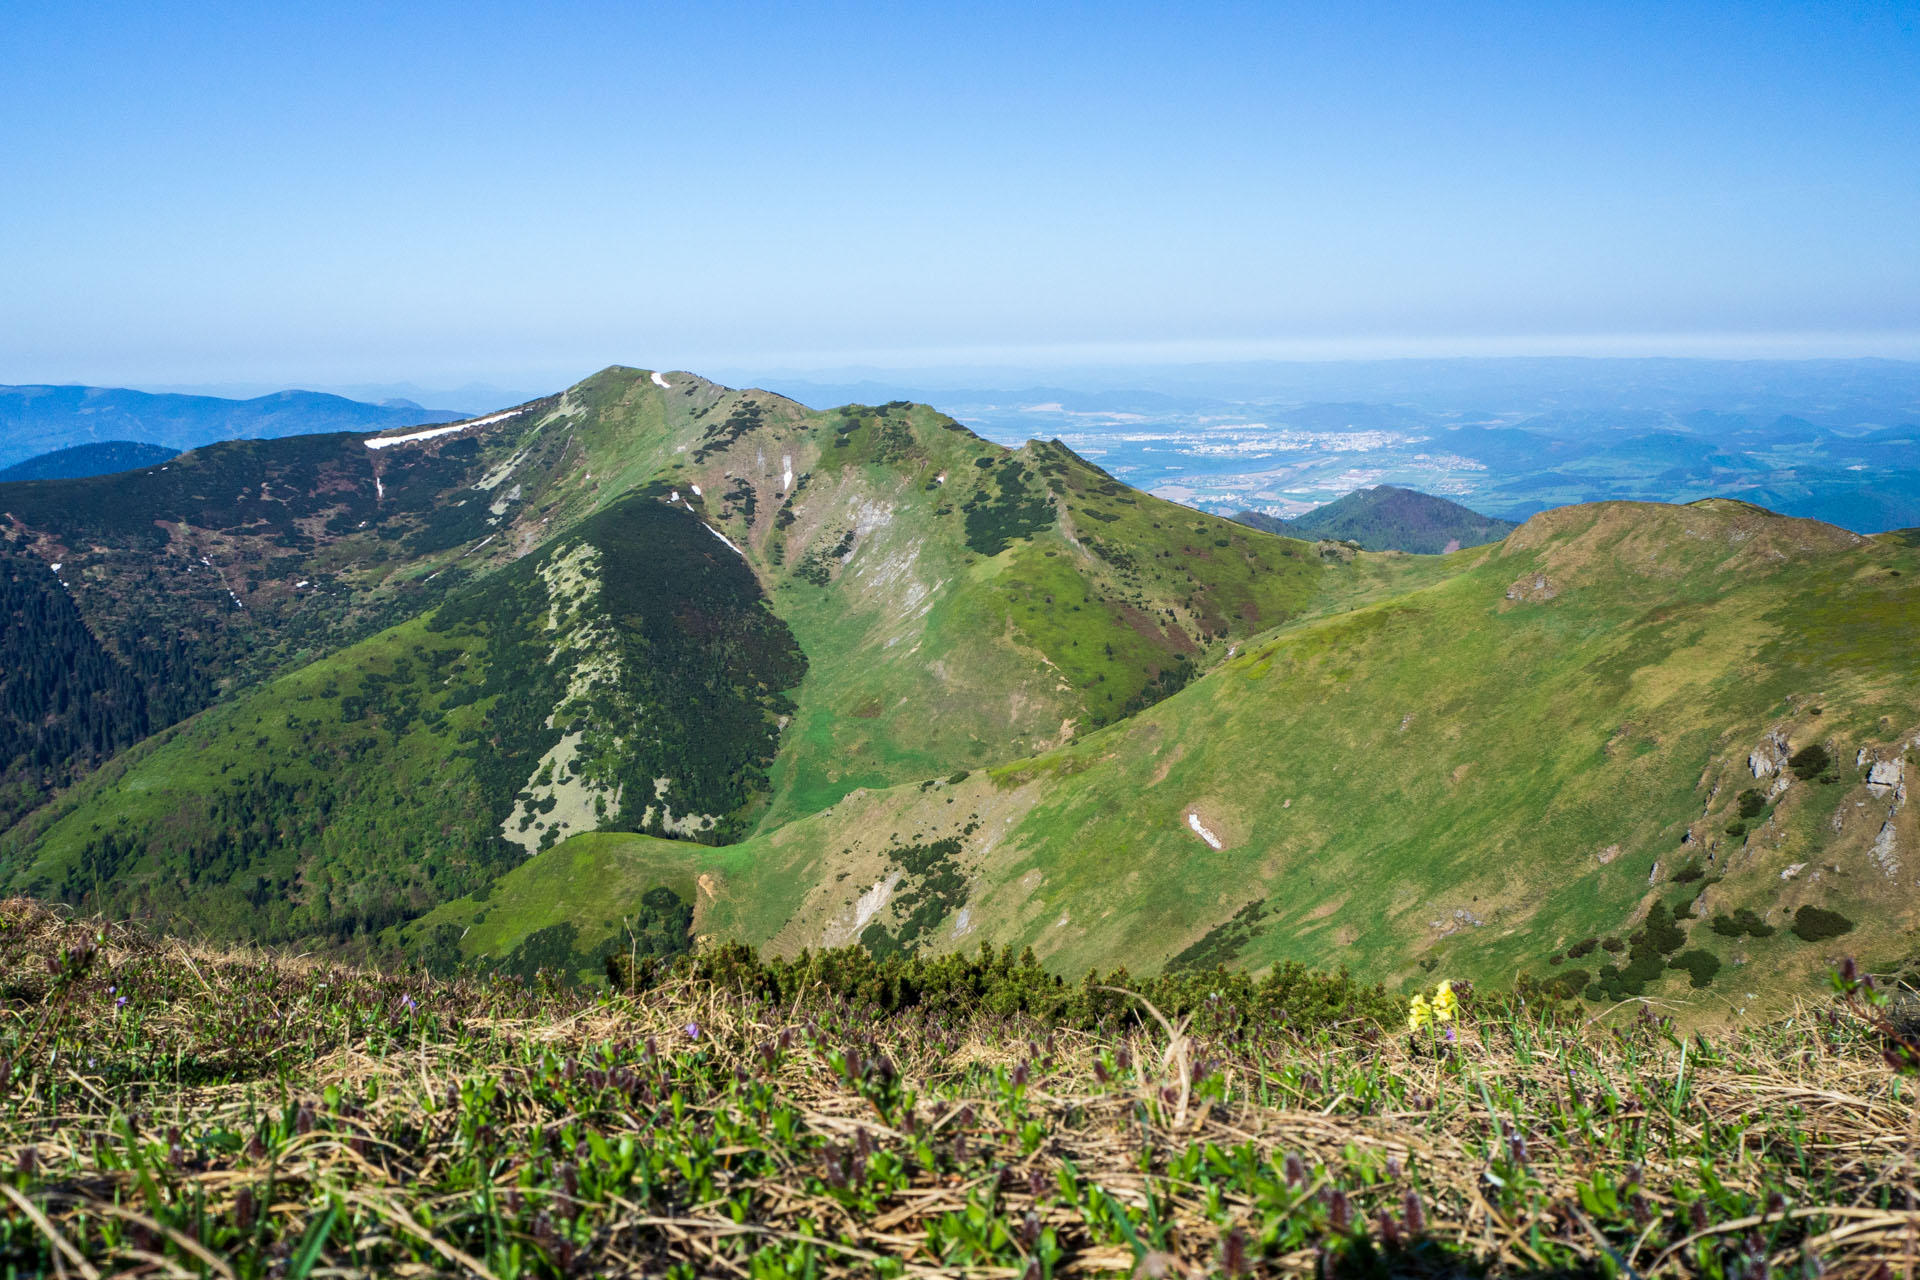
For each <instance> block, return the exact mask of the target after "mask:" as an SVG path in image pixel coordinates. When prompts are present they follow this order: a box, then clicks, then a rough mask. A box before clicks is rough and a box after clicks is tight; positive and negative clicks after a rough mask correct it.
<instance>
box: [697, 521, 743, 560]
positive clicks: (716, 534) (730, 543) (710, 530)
mask: <svg viewBox="0 0 1920 1280" xmlns="http://www.w3.org/2000/svg"><path fill="white" fill-rule="evenodd" d="M700 527H701V528H702V529H705V530H706V531H707V532H708V533H710V534H712V535H713V536H714V537H716V538H718V539H720V541H722V542H724V543H726V544H727V545H728V546H730V547H733V539H732V538H729V537H728V536H727V535H726V534H724V533H722V532H720V531H719V530H718V529H716V528H714V527H713V526H712V525H710V524H703V525H701V526H700ZM733 553H734V554H735V555H737V556H739V557H740V558H741V559H742V560H745V559H746V558H747V553H746V552H744V551H742V550H741V549H740V548H738V547H733Z"/></svg>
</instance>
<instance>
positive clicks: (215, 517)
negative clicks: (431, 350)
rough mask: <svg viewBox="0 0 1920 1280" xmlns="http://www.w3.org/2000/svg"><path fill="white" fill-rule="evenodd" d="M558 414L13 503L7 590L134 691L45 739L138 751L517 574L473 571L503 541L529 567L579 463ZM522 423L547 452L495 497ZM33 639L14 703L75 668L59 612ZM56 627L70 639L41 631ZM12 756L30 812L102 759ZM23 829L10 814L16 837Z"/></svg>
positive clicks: (186, 466) (177, 467) (32, 489)
mask: <svg viewBox="0 0 1920 1280" xmlns="http://www.w3.org/2000/svg"><path fill="white" fill-rule="evenodd" d="M559 408H560V406H559V405H558V404H557V402H554V401H547V402H537V403H536V404H533V405H530V406H525V407H523V408H522V409H521V410H518V411H515V412H513V413H511V414H507V415H493V416H491V417H490V418H488V419H482V420H479V422H478V423H476V424H474V426H471V427H461V428H450V427H439V428H434V429H433V430H434V431H436V432H440V433H445V434H442V435H439V436H436V437H435V438H434V439H431V440H418V441H416V440H408V438H407V437H406V436H404V435H403V436H401V437H398V439H399V440H401V441H404V443H399V444H387V443H386V442H381V441H373V442H369V441H367V440H366V439H365V438H364V437H359V436H342V435H331V436H299V437H293V438H290V439H285V440H271V441H236V442H232V443H226V444H219V445H212V446H209V447H207V448H205V449H197V450H194V451H192V452H190V453H187V454H183V455H181V456H179V457H177V458H174V459H172V460H170V461H168V462H165V463H162V464H160V465H158V466H152V467H146V468H142V469H139V470H135V471H130V472H124V473H121V474H117V475H106V476H96V477H90V478H85V479H75V480H47V481H35V482H30V483H21V484H11V485H6V486H0V562H4V563H5V565H6V566H7V568H6V569H5V573H6V574H7V576H8V577H9V578H10V579H11V580H12V581H14V582H16V583H20V584H26V583H33V584H35V585H34V586H33V587H32V590H33V591H36V592H41V593H44V592H46V591H51V590H58V591H60V592H62V593H63V594H64V596H65V597H66V599H68V600H69V601H71V603H72V607H73V608H74V609H75V610H77V612H78V615H79V619H80V622H81V625H82V627H83V629H84V631H85V632H86V634H87V636H88V639H87V640H86V641H84V642H75V643H81V644H82V647H85V648H87V649H88V650H89V651H91V650H93V649H98V650H99V651H100V652H101V653H103V654H104V655H105V657H106V659H107V661H108V663H109V665H110V666H111V667H113V668H114V669H115V672H116V674H113V675H112V676H111V680H112V681H118V682H122V683H126V682H130V685H129V688H130V690H131V691H130V692H127V693H124V694H122V695H116V696H115V697H114V698H113V699H112V700H111V705H110V706H106V707H103V706H100V705H97V704H92V703H87V702H86V701H85V699H81V700H79V701H75V700H73V699H67V700H66V701H64V702H62V701H59V700H56V701H55V702H53V703H51V704H46V705H44V706H41V705H40V704H36V706H37V707H39V716H40V722H41V723H42V725H43V726H44V728H45V731H46V732H47V733H48V734H49V735H50V738H51V739H52V740H54V741H58V740H60V739H61V738H62V737H63V736H66V735H68V734H69V732H70V725H69V722H71V721H73V720H74V719H75V718H76V717H79V718H82V719H88V720H90V721H99V722H102V723H103V724H104V726H105V727H104V728H103V729H102V730H101V732H100V733H98V734H95V733H93V732H92V731H89V736H90V737H97V738H100V740H101V741H102V742H109V741H110V742H112V743H116V744H123V743H125V742H128V741H131V740H133V739H136V738H138V737H139V736H141V735H142V734H144V733H146V732H150V731H157V730H159V729H161V728H164V727H165V726H167V725H169V724H173V723H175V722H177V721H178V720H179V719H180V718H181V717H183V716H185V715H189V714H191V713H192V712H194V711H196V710H198V709H200V708H201V707H204V706H206V705H207V704H208V703H209V702H210V701H212V699H213V698H214V697H216V696H217V695H218V694H219V693H220V692H221V691H222V690H227V689H234V688H238V687H242V686H244V685H246V684H248V683H251V682H253V681H255V680H258V679H261V678H263V677H265V676H267V675H269V674H272V673H274V672H277V671H282V670H286V669H288V668H290V667H292V666H295V665H298V664H299V663H301V662H303V661H310V660H312V659H313V658H315V657H317V656H320V655H321V654H324V653H326V652H329V651H331V650H333V649H335V648H337V647H339V646H340V645H342V644H345V643H350V642H351V641H353V640H355V639H358V638H360V637H363V636H366V635H369V634H371V633H372V632H374V631H376V630H378V629H380V628H381V627H384V626H388V625H391V624H392V623H394V622H397V621H399V620H400V619H402V618H406V617H410V616H413V615H415V614H417V613H418V612H419V611H421V610H422V609H424V608H427V607H430V606H431V605H432V604H433V603H434V602H435V601H437V600H438V599H439V598H441V597H442V596H443V595H444V594H445V593H446V592H447V591H448V590H450V589H451V588H453V587H454V586H456V585H457V584H458V583H460V582H461V581H464V580H467V579H469V578H471V577H473V576H476V574H479V573H484V572H486V571H487V570H488V569H490V568H492V567H494V566H496V565H497V564H500V563H505V562H506V560H507V559H509V558H510V557H502V556H498V555H494V556H485V555H482V556H479V557H475V556H474V555H473V554H472V553H473V552H474V551H475V550H476V549H478V548H477V546H476V544H481V543H483V542H485V541H486V540H489V539H493V540H498V539H499V536H500V535H501V534H505V535H507V537H508V539H509V540H510V541H511V543H512V545H514V546H515V547H516V548H517V549H518V550H525V549H527V548H528V547H530V546H531V545H534V544H535V542H537V534H538V532H539V530H540V527H541V526H540V517H539V514H538V512H537V510H534V509H532V508H533V507H534V504H535V503H536V502H537V501H538V500H539V498H540V497H541V495H542V494H543V493H544V492H545V491H546V489H548V488H549V487H551V486H552V484H553V482H554V479H555V464H556V463H559V462H561V461H562V455H563V453H564V443H563V442H562V441H561V440H559V439H557V438H553V439H542V438H540V436H539V434H538V432H539V428H538V425H537V424H541V423H544V422H547V421H548V420H550V419H552V418H554V417H555V416H556V415H557V414H558V412H559ZM503 419H505V420H503ZM513 420H518V421H520V422H524V423H528V424H534V425H529V426H526V427H524V428H522V429H523V430H525V431H530V432H533V433H535V440H534V443H533V444H530V445H529V446H528V447H527V450H526V453H527V455H528V456H527V459H526V465H525V466H523V468H522V472H523V476H524V483H523V484H521V485H519V486H518V487H516V488H515V489H514V490H513V491H512V492H511V493H510V494H509V493H498V494H496V493H493V492H490V491H488V490H486V489H485V488H482V487H479V486H480V485H482V484H483V482H484V479H485V476H486V473H487V471H488V470H489V468H490V467H491V466H492V465H493V464H494V463H495V462H496V461H498V460H499V457H500V456H501V451H503V450H506V449H509V448H511V447H512V446H513V439H512V437H511V430H512V426H513ZM495 427H507V428H508V438H506V439H501V438H499V436H500V433H498V432H497V431H494V430H491V429H490V428H495ZM476 428H477V429H476ZM381 444H385V447H372V446H373V445H381ZM17 625H21V626H23V627H24V628H25V631H24V632H23V634H22V635H21V636H19V637H17V639H18V640H19V642H20V645H21V648H22V650H23V652H25V653H27V654H29V655H31V656H32V661H30V662H28V663H26V664H23V665H9V666H7V667H4V668H0V704H8V703H14V702H19V701H20V700H21V699H23V698H25V697H27V696H29V695H27V694H24V693H22V692H19V690H20V689H24V688H26V687H29V686H35V685H36V684H37V683H39V682H44V680H45V679H46V671H45V670H42V668H47V669H52V668H58V667H60V666H61V664H62V663H64V662H65V661H66V657H65V655H66V654H67V652H68V647H69V641H68V640H67V639H63V638H62V637H63V636H64V635H65V634H66V633H65V632H63V631H60V630H59V628H61V627H64V626H65V623H64V622H60V621H59V620H58V619H57V618H56V617H55V615H54V614H51V613H44V612H33V611H29V612H26V613H20V614H18V622H17ZM43 625H45V626H49V627H53V628H55V630H53V631H47V632H44V633H42V632H41V631H38V630H35V628H38V627H41V626H43ZM102 678H106V677H104V676H103V677H102ZM0 752H7V753H8V754H6V755H4V756H0V772H5V773H8V774H9V775H11V776H13V777H15V779H16V781H18V780H20V779H24V778H26V777H27V776H28V775H30V774H33V773H35V772H37V774H38V777H39V781H38V782H37V783H35V784H34V785H33V787H32V788H31V792H32V794H33V795H40V794H44V793H45V792H46V790H48V789H49V788H51V787H54V786H59V785H64V782H65V780H66V779H67V778H69V777H71V776H72V775H73V773H74V772H75V770H76V769H82V768H84V767H86V765H87V764H88V763H89V762H90V761H97V758H98V756H99V754H100V752H99V749H98V747H94V748H92V749H90V751H88V752H81V751H78V750H77V749H76V750H75V751H72V752H67V753H65V754H61V753H58V752H53V753H51V754H49V753H48V752H38V753H36V755H38V756H45V757H47V758H45V759H42V760H41V762H40V763H39V764H38V765H32V766H22V765H21V763H20V761H21V756H20V753H19V751H18V750H10V749H9V747H8V746H7V744H6V743H5V742H4V741H0ZM83 757H84V758H83ZM23 769H24V770H25V771H24V772H23ZM16 790H17V788H16ZM16 809H17V806H16ZM11 816H13V814H12V812H0V822H4V821H5V820H7V819H8V818H9V817H11Z"/></svg>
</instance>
